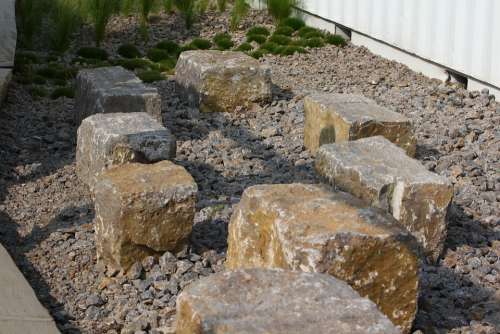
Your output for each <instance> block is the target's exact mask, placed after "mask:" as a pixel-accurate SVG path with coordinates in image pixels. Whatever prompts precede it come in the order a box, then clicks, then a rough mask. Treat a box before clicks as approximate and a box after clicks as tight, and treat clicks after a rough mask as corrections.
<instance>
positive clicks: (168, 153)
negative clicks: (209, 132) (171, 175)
mask: <svg viewBox="0 0 500 334" xmlns="http://www.w3.org/2000/svg"><path fill="white" fill-rule="evenodd" d="M77 141H78V142H77V151H76V170H77V175H78V177H79V178H80V179H81V180H82V181H83V182H84V183H86V184H87V185H89V187H90V188H91V189H92V187H93V186H94V184H95V182H96V178H97V176H98V175H99V173H101V172H102V171H104V170H105V169H108V168H110V167H112V166H116V165H123V164H125V163H129V162H140V163H154V162H158V161H161V160H170V159H172V158H174V157H175V151H176V143H175V138H174V136H173V135H172V134H171V133H170V131H169V130H168V129H166V128H165V127H163V126H162V125H161V124H159V123H158V122H157V121H155V120H154V119H153V118H152V117H151V116H150V115H148V114H146V113H125V114H124V113H117V114H96V115H93V116H90V117H87V118H86V119H84V120H83V122H82V124H81V125H80V127H79V128H78V139H77Z"/></svg>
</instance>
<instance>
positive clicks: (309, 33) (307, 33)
mask: <svg viewBox="0 0 500 334" xmlns="http://www.w3.org/2000/svg"><path fill="white" fill-rule="evenodd" d="M298 35H299V36H300V37H303V38H312V37H323V35H324V34H323V32H322V31H321V30H319V29H316V28H313V27H308V26H305V27H302V28H300V29H299V32H298Z"/></svg>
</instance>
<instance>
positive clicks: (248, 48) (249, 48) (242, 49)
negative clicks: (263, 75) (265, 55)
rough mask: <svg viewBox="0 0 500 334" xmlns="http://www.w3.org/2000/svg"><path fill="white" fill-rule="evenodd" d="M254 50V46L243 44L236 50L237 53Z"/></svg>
mask: <svg viewBox="0 0 500 334" xmlns="http://www.w3.org/2000/svg"><path fill="white" fill-rule="evenodd" d="M252 49H253V47H252V45H251V44H250V43H242V44H240V46H238V47H237V48H236V49H235V50H236V51H244V52H246V51H251V50H252Z"/></svg>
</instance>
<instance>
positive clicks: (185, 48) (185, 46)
mask: <svg viewBox="0 0 500 334" xmlns="http://www.w3.org/2000/svg"><path fill="white" fill-rule="evenodd" d="M192 50H196V48H195V47H194V46H192V45H191V44H186V45H183V46H182V47H181V48H180V50H179V54H180V53H182V52H184V51H192Z"/></svg>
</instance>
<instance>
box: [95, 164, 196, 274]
mask: <svg viewBox="0 0 500 334" xmlns="http://www.w3.org/2000/svg"><path fill="white" fill-rule="evenodd" d="M196 193H197V186H196V183H195V182H194V180H193V178H192V177H191V175H190V174H189V173H188V172H187V171H186V170H185V169H184V168H183V167H181V166H177V165H175V164H173V163H172V162H170V161H162V162H158V163H155V164H150V165H144V164H138V163H131V164H127V165H123V166H119V167H115V168H112V169H110V170H107V171H105V172H104V173H102V174H101V175H100V176H99V178H98V182H97V184H96V186H95V190H94V195H95V208H96V214H95V220H94V224H95V232H96V233H95V234H96V248H97V258H98V260H99V261H103V262H104V263H105V264H107V265H109V266H111V267H115V268H117V269H120V268H124V269H127V268H129V267H130V266H131V265H132V264H133V263H134V262H136V261H140V260H141V259H143V258H144V257H146V256H150V255H161V254H162V253H164V252H165V251H175V250H178V249H179V248H180V247H182V245H183V244H184V243H185V241H186V239H187V238H188V236H189V234H190V233H191V228H192V225H193V219H194V213H195V201H196Z"/></svg>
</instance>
